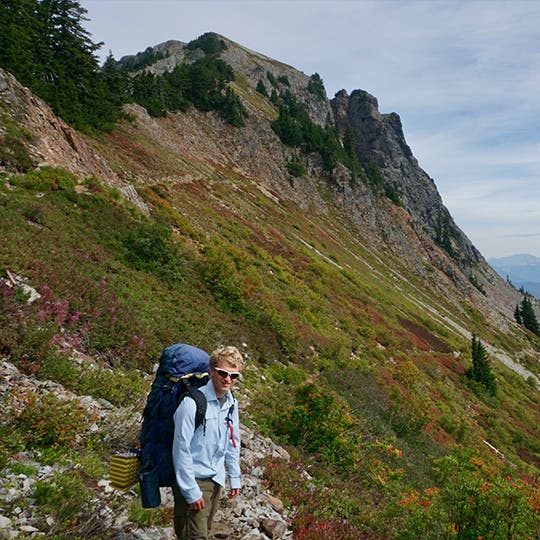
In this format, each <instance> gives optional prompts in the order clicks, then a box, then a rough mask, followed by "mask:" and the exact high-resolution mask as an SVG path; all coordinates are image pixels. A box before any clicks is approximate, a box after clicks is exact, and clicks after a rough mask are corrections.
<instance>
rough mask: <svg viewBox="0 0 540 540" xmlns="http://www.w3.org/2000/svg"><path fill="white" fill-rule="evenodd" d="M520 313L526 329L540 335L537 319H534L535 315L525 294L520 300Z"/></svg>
mask: <svg viewBox="0 0 540 540" xmlns="http://www.w3.org/2000/svg"><path fill="white" fill-rule="evenodd" d="M520 315H521V322H522V324H523V326H524V327H525V328H527V330H530V331H531V332H533V333H535V334H536V335H539V336H540V327H539V326H538V320H537V319H536V315H535V313H534V309H533V306H532V303H531V300H530V298H529V296H528V295H525V296H524V297H523V300H522V301H521V309H520Z"/></svg>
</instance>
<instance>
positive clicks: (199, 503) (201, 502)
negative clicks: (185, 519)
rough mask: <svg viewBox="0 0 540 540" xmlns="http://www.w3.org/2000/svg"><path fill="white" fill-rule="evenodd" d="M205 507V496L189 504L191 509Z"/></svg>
mask: <svg viewBox="0 0 540 540" xmlns="http://www.w3.org/2000/svg"><path fill="white" fill-rule="evenodd" d="M203 508H204V497H201V498H200V499H197V500H196V501H195V502H192V503H191V504H190V505H189V509H190V510H202V509H203Z"/></svg>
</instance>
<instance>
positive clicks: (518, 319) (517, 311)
mask: <svg viewBox="0 0 540 540" xmlns="http://www.w3.org/2000/svg"><path fill="white" fill-rule="evenodd" d="M514 319H516V322H517V323H518V324H519V325H521V324H523V321H522V320H521V310H520V309H519V304H516V309H515V310H514Z"/></svg>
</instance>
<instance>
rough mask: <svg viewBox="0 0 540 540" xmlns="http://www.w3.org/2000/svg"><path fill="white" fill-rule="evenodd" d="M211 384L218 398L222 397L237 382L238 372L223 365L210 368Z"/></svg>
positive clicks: (229, 366) (231, 367)
mask: <svg viewBox="0 0 540 540" xmlns="http://www.w3.org/2000/svg"><path fill="white" fill-rule="evenodd" d="M210 376H211V378H212V383H213V384H214V391H215V392H216V396H217V397H218V398H220V397H223V396H224V395H225V394H226V392H227V390H230V389H231V388H232V386H233V384H234V383H235V382H236V381H237V380H238V377H239V376H240V371H239V370H237V369H236V368H235V367H234V366H231V365H230V364H227V363H224V364H220V365H218V366H217V367H215V368H212V370H211V372H210Z"/></svg>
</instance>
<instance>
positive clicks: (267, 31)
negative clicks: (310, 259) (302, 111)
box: [80, 0, 540, 258]
mask: <svg viewBox="0 0 540 540" xmlns="http://www.w3.org/2000/svg"><path fill="white" fill-rule="evenodd" d="M80 4H81V5H82V6H83V7H84V8H85V9H86V10H87V14H86V16H87V17H88V19H89V20H88V21H87V22H86V23H85V27H86V29H87V30H88V31H89V32H90V33H91V35H92V41H93V42H103V43H104V45H103V47H102V49H101V51H100V57H101V59H102V60H103V59H104V58H105V57H106V56H107V55H108V54H109V52H112V54H113V55H114V57H115V58H116V59H117V60H118V59H120V58H121V57H122V56H124V55H127V54H136V53H137V52H140V51H144V50H145V49H146V48H147V47H149V46H153V45H157V44H159V43H162V42H164V41H167V40H170V39H174V40H178V41H183V42H186V43H187V42H189V41H191V40H193V39H195V38H197V37H198V36H200V35H201V34H203V33H205V32H216V33H218V34H221V35H223V36H225V37H227V38H229V39H231V40H233V41H235V42H237V43H239V44H241V45H243V46H244V47H247V48H249V49H251V50H254V51H256V52H258V53H262V54H264V55H267V56H269V57H271V58H274V59H276V60H279V61H281V62H284V63H286V64H289V65H290V66H292V67H294V68H296V69H298V70H300V71H303V72H304V73H306V74H307V75H312V74H313V73H318V74H319V75H320V76H321V78H322V79H323V81H324V85H325V88H326V91H327V94H328V97H329V98H332V97H333V96H334V95H335V93H336V92H338V91H339V90H341V89H345V90H346V91H347V92H348V93H349V94H350V93H351V92H352V91H353V90H355V89H362V90H366V91H367V92H369V93H370V94H372V95H374V96H375V97H376V98H377V100H378V102H379V110H380V112H381V113H390V112H396V113H398V114H399V116H400V117H401V121H402V125H403V131H404V134H405V138H406V140H407V143H408V144H409V146H410V147H411V150H412V151H413V154H414V155H415V157H416V158H417V159H418V162H419V165H420V167H422V169H424V171H426V173H427V174H429V176H430V177H431V178H433V180H434V181H435V184H436V186H437V189H438V191H439V193H440V194H441V197H442V199H443V202H444V204H445V206H446V207H447V208H448V210H449V211H450V213H451V214H452V216H453V218H454V220H455V222H456V223H457V225H458V226H459V227H460V228H461V229H462V230H463V231H464V232H465V234H466V235H467V236H468V237H469V239H470V240H471V241H472V242H473V244H474V245H475V246H476V247H477V248H478V249H479V250H480V252H481V253H482V255H483V256H484V257H486V258H498V257H504V256H509V255H514V254H522V253H527V254H530V255H535V256H537V257H540V0H507V1H503V0H464V1H462V0H81V1H80Z"/></svg>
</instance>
